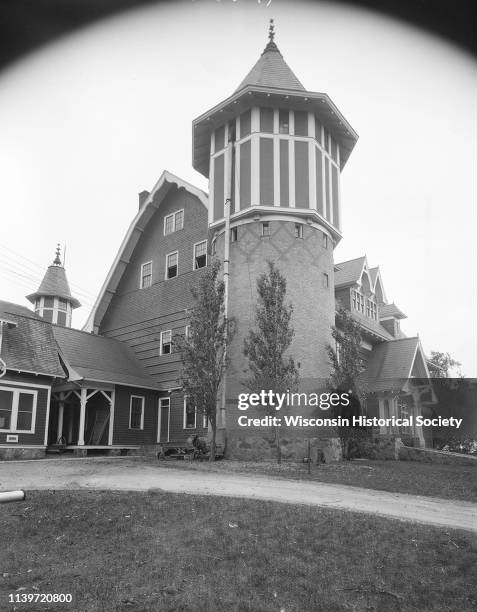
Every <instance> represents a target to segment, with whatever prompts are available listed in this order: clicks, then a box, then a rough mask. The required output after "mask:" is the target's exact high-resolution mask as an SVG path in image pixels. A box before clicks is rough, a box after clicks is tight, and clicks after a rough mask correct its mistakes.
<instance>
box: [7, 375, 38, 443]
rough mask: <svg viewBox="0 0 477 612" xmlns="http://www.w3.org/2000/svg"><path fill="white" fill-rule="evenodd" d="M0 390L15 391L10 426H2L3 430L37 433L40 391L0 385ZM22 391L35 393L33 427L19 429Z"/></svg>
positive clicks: (28, 393)
mask: <svg viewBox="0 0 477 612" xmlns="http://www.w3.org/2000/svg"><path fill="white" fill-rule="evenodd" d="M0 391H8V392H9V393H13V398H12V413H11V418H10V427H9V428H8V429H7V428H6V427H5V428H1V429H0V431H1V432H5V433H14V434H17V433H20V434H34V433H35V424H36V407H37V401H38V391H33V390H30V389H17V388H15V387H3V386H2V387H0ZM20 393H25V394H26V395H33V406H32V413H31V428H30V429H17V423H18V404H19V399H20Z"/></svg>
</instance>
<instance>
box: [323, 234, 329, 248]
mask: <svg viewBox="0 0 477 612" xmlns="http://www.w3.org/2000/svg"><path fill="white" fill-rule="evenodd" d="M323 248H324V249H327V248H328V236H327V235H326V234H323Z"/></svg>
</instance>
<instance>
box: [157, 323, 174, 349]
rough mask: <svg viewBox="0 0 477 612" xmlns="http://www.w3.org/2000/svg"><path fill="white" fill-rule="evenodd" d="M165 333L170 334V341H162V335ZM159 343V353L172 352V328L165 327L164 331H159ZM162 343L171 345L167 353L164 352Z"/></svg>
mask: <svg viewBox="0 0 477 612" xmlns="http://www.w3.org/2000/svg"><path fill="white" fill-rule="evenodd" d="M166 334H170V337H171V339H170V342H164V336H165V335H166ZM159 341H160V344H159V355H171V354H172V329H165V330H164V331H161V335H160V340H159ZM164 344H170V345H171V350H170V351H169V352H168V353H164Z"/></svg>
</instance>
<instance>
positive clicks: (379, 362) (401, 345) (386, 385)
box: [360, 337, 425, 393]
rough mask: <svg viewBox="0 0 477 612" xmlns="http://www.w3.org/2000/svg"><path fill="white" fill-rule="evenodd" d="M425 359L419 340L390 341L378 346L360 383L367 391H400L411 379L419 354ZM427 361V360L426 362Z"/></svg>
mask: <svg viewBox="0 0 477 612" xmlns="http://www.w3.org/2000/svg"><path fill="white" fill-rule="evenodd" d="M418 351H420V352H421V355H422V357H423V358H424V353H423V351H422V347H421V343H420V341H419V338H417V337H414V338H403V339H398V340H390V341H388V342H382V343H381V344H378V345H376V346H375V347H374V348H373V350H372V352H371V355H370V357H369V360H368V364H367V368H366V371H365V372H363V373H362V374H361V376H360V383H361V385H362V386H363V388H364V389H365V390H366V391H369V392H371V393H376V392H379V391H392V390H395V391H398V390H401V389H402V388H403V386H404V385H405V383H406V382H407V381H408V379H409V378H410V377H411V373H412V369H413V365H414V361H415V359H416V355H417V352H418ZM424 361H425V360H424Z"/></svg>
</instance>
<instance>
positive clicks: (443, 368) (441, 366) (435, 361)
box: [427, 351, 462, 378]
mask: <svg viewBox="0 0 477 612" xmlns="http://www.w3.org/2000/svg"><path fill="white" fill-rule="evenodd" d="M427 365H428V368H429V374H430V375H431V378H448V377H449V373H450V371H451V370H452V369H453V368H458V367H460V366H461V365H462V364H461V363H459V362H458V361H456V360H455V359H453V358H452V356H451V355H450V353H440V352H439V351H431V358H430V359H429V360H428V362H427Z"/></svg>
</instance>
